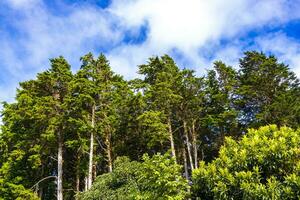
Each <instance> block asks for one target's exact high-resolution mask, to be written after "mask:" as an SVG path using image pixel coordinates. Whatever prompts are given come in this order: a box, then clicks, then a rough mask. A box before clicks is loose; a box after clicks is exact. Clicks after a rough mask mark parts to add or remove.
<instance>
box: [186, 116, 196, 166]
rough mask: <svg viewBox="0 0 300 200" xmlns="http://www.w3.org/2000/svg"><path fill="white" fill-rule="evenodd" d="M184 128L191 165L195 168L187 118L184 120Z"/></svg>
mask: <svg viewBox="0 0 300 200" xmlns="http://www.w3.org/2000/svg"><path fill="white" fill-rule="evenodd" d="M183 129H184V135H185V140H186V147H187V151H188V155H189V159H190V167H191V170H194V166H193V158H192V152H191V147H190V140H189V133H188V130H187V126H186V121H185V120H184V121H183Z"/></svg>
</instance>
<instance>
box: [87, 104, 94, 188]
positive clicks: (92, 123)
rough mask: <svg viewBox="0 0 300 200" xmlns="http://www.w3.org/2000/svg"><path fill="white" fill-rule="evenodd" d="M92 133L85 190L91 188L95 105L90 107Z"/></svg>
mask: <svg viewBox="0 0 300 200" xmlns="http://www.w3.org/2000/svg"><path fill="white" fill-rule="evenodd" d="M91 125H92V131H91V138H90V154H89V173H88V183H87V189H90V188H91V187H92V183H93V156H94V128H95V105H93V107H92V122H91Z"/></svg>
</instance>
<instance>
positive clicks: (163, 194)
mask: <svg viewBox="0 0 300 200" xmlns="http://www.w3.org/2000/svg"><path fill="white" fill-rule="evenodd" d="M143 160H144V162H142V163H139V162H136V161H130V160H129V159H128V158H126V157H119V158H117V160H116V161H115V163H114V170H113V171H112V172H111V173H107V174H103V175H101V176H98V177H97V179H96V180H95V182H94V183H93V186H92V188H91V189H90V190H88V191H86V192H83V193H81V194H79V195H78V198H79V199H81V200H96V199H97V200H98V199H102V200H106V199H107V200H114V199H116V200H117V199H122V200H126V199H143V200H144V199H151V200H152V199H157V200H160V199H161V200H164V199H178V200H180V199H184V198H185V197H186V196H187V191H188V187H189V186H188V184H187V181H186V180H185V179H184V178H182V176H181V173H180V172H181V166H180V165H178V164H176V163H175V160H174V159H172V158H170V156H169V155H167V154H166V155H164V156H163V155H160V154H157V155H154V156H153V157H152V158H150V157H149V156H148V155H144V156H143Z"/></svg>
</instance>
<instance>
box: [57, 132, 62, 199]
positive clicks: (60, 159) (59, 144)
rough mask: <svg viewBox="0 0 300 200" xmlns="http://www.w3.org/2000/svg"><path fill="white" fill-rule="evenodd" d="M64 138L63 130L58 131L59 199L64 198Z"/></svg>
mask: <svg viewBox="0 0 300 200" xmlns="http://www.w3.org/2000/svg"><path fill="white" fill-rule="evenodd" d="M62 179H63V140H62V135H61V131H59V132H58V151H57V200H63V188H62Z"/></svg>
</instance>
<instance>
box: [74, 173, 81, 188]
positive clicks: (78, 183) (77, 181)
mask: <svg viewBox="0 0 300 200" xmlns="http://www.w3.org/2000/svg"><path fill="white" fill-rule="evenodd" d="M75 187H76V192H79V191H80V174H79V169H76V186H75Z"/></svg>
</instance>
